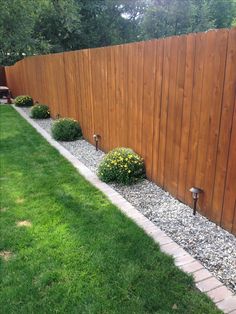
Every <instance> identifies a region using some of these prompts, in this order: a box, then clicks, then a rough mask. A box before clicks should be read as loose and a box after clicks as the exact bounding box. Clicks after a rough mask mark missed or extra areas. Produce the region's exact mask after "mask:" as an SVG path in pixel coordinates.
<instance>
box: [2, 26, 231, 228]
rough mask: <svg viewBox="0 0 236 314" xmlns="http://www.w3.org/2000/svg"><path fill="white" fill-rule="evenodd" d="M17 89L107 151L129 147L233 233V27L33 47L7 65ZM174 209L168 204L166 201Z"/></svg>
mask: <svg viewBox="0 0 236 314" xmlns="http://www.w3.org/2000/svg"><path fill="white" fill-rule="evenodd" d="M5 72H6V78H7V84H8V85H9V87H10V89H11V90H12V92H13V95H14V96H17V95H20V94H30V95H31V96H32V97H33V98H34V99H35V100H37V101H39V102H42V103H45V104H48V105H49V106H50V109H51V112H52V115H53V116H54V117H56V116H57V115H58V114H59V115H61V116H65V117H72V118H75V119H77V120H78V121H79V122H80V123H81V126H82V129H83V133H84V137H85V138H86V139H87V140H88V141H89V142H90V143H93V134H94V133H96V134H99V135H100V136H101V138H100V143H99V144H100V148H101V149H102V150H104V151H105V152H107V151H109V150H110V149H113V148H115V147H119V146H127V147H131V148H133V149H134V150H135V151H136V152H137V153H138V154H140V155H142V157H143V158H144V160H145V165H146V170H147V176H148V178H149V179H151V180H153V181H154V182H156V183H157V184H158V185H159V186H161V187H163V188H164V189H165V190H167V191H169V192H170V193H171V194H172V195H174V196H175V197H177V198H178V199H180V200H181V201H183V202H185V203H186V204H189V205H191V204H192V197H191V193H190V192H189V188H190V187H192V186H198V187H200V188H202V189H203V190H204V193H203V194H202V195H201V196H200V199H199V202H198V210H199V211H200V212H201V213H202V214H204V215H205V216H207V217H208V218H209V219H211V220H213V221H215V222H216V223H217V224H219V225H221V226H223V227H224V228H226V229H227V230H229V231H230V232H233V233H236V213H235V210H236V209H235V208H236V103H235V89H236V29H235V28H233V29H230V30H227V29H222V30H212V31H209V32H205V33H198V34H189V35H184V36H175V37H169V38H165V39H159V40H151V41H146V42H138V43H131V44H124V45H119V46H111V47H105V48H96V49H85V50H81V51H73V52H65V53H59V54H51V55H46V56H35V57H30V58H26V59H24V60H21V61H20V62H17V63H16V64H15V65H14V66H11V67H5ZM170 210H171V209H170Z"/></svg>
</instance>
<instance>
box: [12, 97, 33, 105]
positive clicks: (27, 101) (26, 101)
mask: <svg viewBox="0 0 236 314" xmlns="http://www.w3.org/2000/svg"><path fill="white" fill-rule="evenodd" d="M33 104H34V102H33V99H32V97H30V96H28V95H22V96H18V97H16V99H15V105H16V106H18V107H31V106H33Z"/></svg>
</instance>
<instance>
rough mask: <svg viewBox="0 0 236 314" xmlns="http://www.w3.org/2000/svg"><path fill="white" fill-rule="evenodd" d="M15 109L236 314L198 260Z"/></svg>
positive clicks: (235, 301)
mask: <svg viewBox="0 0 236 314" xmlns="http://www.w3.org/2000/svg"><path fill="white" fill-rule="evenodd" d="M13 107H14V108H15V110H16V111H17V112H18V113H19V114H20V115H21V116H22V117H23V118H24V119H25V120H27V121H28V122H29V123H30V124H31V125H32V126H33V127H34V128H35V129H36V131H37V132H38V133H40V134H41V135H42V136H43V137H44V138H45V139H46V140H47V141H48V142H49V143H50V144H51V145H52V146H53V147H55V148H56V149H57V150H58V151H59V153H60V154H61V155H62V156H64V157H65V158H66V159H67V160H68V161H70V162H71V163H72V164H73V166H74V167H75V168H76V169H77V170H78V171H79V173H80V174H81V175H82V176H83V177H84V178H85V179H86V180H87V181H89V182H90V183H91V184H92V185H94V186H95V187H96V188H97V189H99V190H100V191H102V192H103V193H104V194H105V195H106V196H107V198H108V199H109V200H110V201H111V202H112V203H113V204H114V205H116V206H117V207H118V208H119V209H120V210H121V211H122V212H123V213H124V214H125V215H126V216H127V217H129V218H130V219H132V220H133V221H134V222H135V223H136V224H137V225H138V226H139V227H140V228H141V229H143V230H144V231H145V233H146V234H147V235H148V236H149V237H151V238H152V239H153V240H154V241H155V242H156V243H158V244H159V245H160V248H161V250H162V251H163V252H165V253H166V254H169V255H171V256H172V257H173V258H174V261H175V264H176V265H177V266H178V267H179V268H181V269H182V270H183V271H185V272H186V273H189V274H192V275H193V276H194V279H195V283H196V286H197V288H198V289H199V290H200V291H202V292H205V293H206V294H207V295H208V296H209V297H210V298H211V299H212V300H213V301H214V303H215V304H216V305H217V307H218V308H219V309H221V310H222V311H223V312H224V313H231V314H236V295H233V294H232V292H231V291H230V290H229V289H228V288H227V287H226V286H224V285H223V284H222V283H221V282H220V281H219V280H218V279H216V278H215V277H214V275H213V274H211V273H210V272H209V271H208V270H207V269H205V268H204V266H203V265H202V264H200V263H199V262H198V261H197V260H196V259H194V258H193V257H192V256H191V255H190V254H189V253H187V252H186V251H185V250H184V249H183V248H181V247H180V246H179V245H178V244H177V243H175V242H174V241H173V240H172V239H171V238H170V237H169V236H167V235H166V234H165V232H163V231H162V230H161V229H160V228H158V227H157V226H156V225H155V224H154V223H152V222H151V221H150V220H149V219H147V218H146V217H145V216H144V215H143V214H141V213H140V212H139V211H138V210H137V209H136V208H135V207H134V206H133V205H131V204H130V203H129V202H128V201H127V200H125V199H124V198H123V197H122V196H121V195H120V194H119V193H118V192H116V191H115V190H113V189H112V188H111V187H110V186H109V185H107V184H106V183H104V182H102V181H101V180H100V179H99V178H98V177H97V176H96V174H94V173H93V172H92V171H91V170H90V169H88V168H87V167H86V166H85V165H84V164H83V163H82V162H81V161H79V160H78V159H77V158H76V157H75V156H73V155H72V154H71V153H70V152H69V151H68V150H67V149H65V148H64V147H63V146H62V145H61V144H59V143H58V142H57V141H55V140H54V139H53V138H52V137H51V135H49V134H48V133H47V132H46V131H45V130H44V129H42V128H41V127H40V126H39V125H38V124H37V123H36V122H34V121H33V120H32V119H30V118H29V117H28V116H27V114H26V113H25V112H23V111H22V110H21V109H20V108H17V107H15V106H13Z"/></svg>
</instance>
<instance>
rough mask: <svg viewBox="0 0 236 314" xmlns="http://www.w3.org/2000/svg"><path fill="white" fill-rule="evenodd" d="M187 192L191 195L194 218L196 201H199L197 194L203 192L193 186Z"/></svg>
mask: <svg viewBox="0 0 236 314" xmlns="http://www.w3.org/2000/svg"><path fill="white" fill-rule="evenodd" d="M189 191H190V192H191V193H192V197H193V215H194V216H195V215H196V211H197V201H198V199H199V194H200V193H202V192H203V190H201V189H199V188H197V187H195V186H193V187H191V189H190V190H189Z"/></svg>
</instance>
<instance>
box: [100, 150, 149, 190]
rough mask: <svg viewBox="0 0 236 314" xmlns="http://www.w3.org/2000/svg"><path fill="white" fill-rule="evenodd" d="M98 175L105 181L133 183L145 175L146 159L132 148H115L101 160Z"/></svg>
mask: <svg viewBox="0 0 236 314" xmlns="http://www.w3.org/2000/svg"><path fill="white" fill-rule="evenodd" d="M98 176H99V178H100V179H101V180H102V181H104V182H117V183H123V184H132V183H134V182H136V181H137V180H138V179H140V178H144V177H145V168H144V161H143V159H142V158H141V157H140V156H139V155H137V154H136V153H135V152H134V151H133V150H132V149H130V148H123V147H119V148H115V149H113V150H112V151H110V152H109V153H108V154H106V155H105V157H104V159H103V160H102V161H101V163H100V165H99V168H98Z"/></svg>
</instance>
